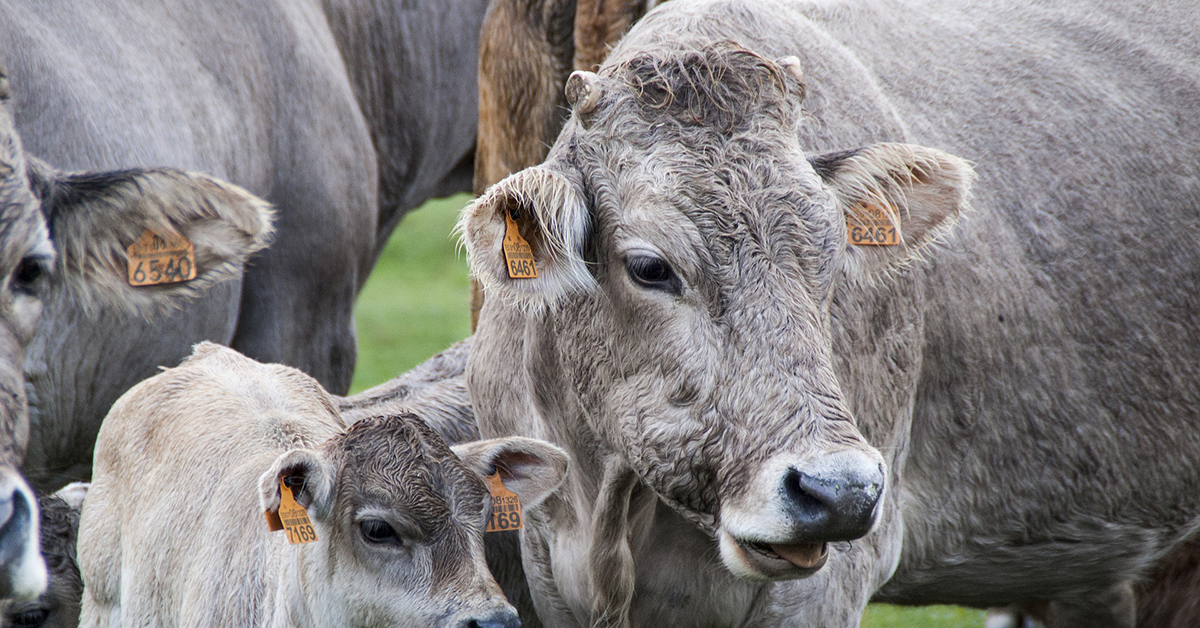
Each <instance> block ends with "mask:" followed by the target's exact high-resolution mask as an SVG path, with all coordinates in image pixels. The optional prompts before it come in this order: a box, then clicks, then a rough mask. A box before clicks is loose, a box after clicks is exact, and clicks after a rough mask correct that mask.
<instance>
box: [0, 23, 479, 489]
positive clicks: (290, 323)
mask: <svg viewBox="0 0 1200 628" xmlns="http://www.w3.org/2000/svg"><path fill="white" fill-rule="evenodd" d="M484 10H485V2H484V0H454V1H453V2H447V1H445V0H437V1H432V0H404V1H401V0H395V1H391V0H328V1H319V0H271V1H268V2H244V1H243V0H217V1H215V2H200V3H185V4H179V3H153V2H152V3H145V2H138V1H135V0H119V1H117V2H109V3H104V4H96V3H94V2H89V1H87V0H69V1H64V2H50V3H47V2H42V1H41V0H17V1H15V2H7V3H4V4H3V5H2V6H0V61H3V62H4V63H6V64H7V66H8V69H9V72H10V76H11V79H12V82H13V86H14V89H13V93H14V94H15V95H14V104H13V116H14V118H15V120H16V129H17V130H18V131H19V132H20V133H21V134H22V135H23V137H24V138H25V140H26V148H27V149H28V151H29V152H30V153H31V154H33V155H36V156H38V157H40V158H42V159H45V160H46V161H47V162H49V163H50V164H52V165H53V166H55V167H56V168H60V169H63V170H67V171H95V170H101V171H109V170H115V169H125V168H140V167H145V166H149V165H153V166H163V167H171V168H176V169H180V170H184V171H196V172H207V173H211V174H212V175H214V176H216V177H219V178H221V179H224V180H227V181H231V182H233V183H235V184H237V185H239V186H241V187H243V188H245V189H247V190H250V191H251V192H253V193H255V194H257V195H259V196H261V197H263V198H266V199H267V200H268V201H270V202H271V203H272V204H273V205H275V206H276V207H277V208H278V222H277V234H276V238H275V245H274V246H272V247H271V248H270V249H268V250H266V251H264V252H262V253H261V254H259V255H258V256H256V258H255V261H254V263H253V265H252V266H251V267H250V268H249V271H248V273H247V274H246V275H245V276H244V277H241V281H232V282H227V283H223V284H220V285H217V286H215V287H213V288H211V289H209V290H208V291H207V292H206V293H205V298H203V299H198V300H195V301H193V302H191V303H190V304H189V305H188V306H187V307H185V308H182V309H178V310H175V311H172V312H168V313H166V314H164V315H159V316H156V317H154V318H153V320H142V319H141V317H137V316H129V315H127V314H125V313H124V312H121V311H114V310H112V309H111V308H107V307H101V308H99V309H98V311H91V312H85V311H84V310H83V309H81V307H80V304H79V303H77V302H76V298H75V297H71V298H69V299H64V300H63V302H61V303H54V304H53V307H49V308H47V313H46V316H44V317H43V318H42V320H41V322H40V324H39V329H38V332H37V337H36V339H35V341H34V342H33V343H32V344H31V345H29V347H28V349H27V355H26V357H25V371H26V373H27V375H28V381H29V408H30V413H31V416H32V438H31V442H32V446H31V448H30V449H29V452H28V455H27V458H26V469H27V472H28V473H29V474H30V477H31V478H32V479H33V481H34V482H35V484H37V485H38V486H39V487H42V488H46V487H53V486H59V485H61V484H62V483H63V482H65V481H67V480H70V479H83V478H86V477H87V475H88V472H89V468H90V464H91V457H90V456H91V450H92V446H93V444H94V442H95V440H94V439H95V433H96V430H97V429H98V427H99V422H100V419H101V418H102V417H103V416H104V414H105V412H106V411H107V410H108V408H109V407H110V406H111V404H112V403H113V401H114V400H115V399H116V398H117V397H118V396H119V395H120V394H121V393H122V392H124V391H125V390H126V389H128V388H129V387H130V386H132V385H133V384H135V383H137V382H138V381H140V380H142V379H144V378H146V377H148V376H150V375H152V374H154V373H155V372H156V370H157V369H158V368H159V367H160V366H171V365H175V364H178V363H179V361H180V360H181V359H182V358H183V357H185V356H186V355H187V353H188V351H189V347H191V345H192V344H194V343H196V342H199V341H201V340H211V341H216V342H220V343H223V344H230V345H233V346H235V347H237V348H238V349H239V350H241V351H243V352H245V353H247V354H249V355H252V356H254V357H256V358H259V359H262V360H264V361H270V362H283V363H287V364H291V365H293V366H296V367H298V368H301V369H302V370H304V371H305V372H308V373H311V374H313V375H314V376H315V377H317V379H318V380H319V381H321V382H322V383H323V384H324V385H326V386H327V387H328V388H329V389H330V390H332V391H334V392H337V393H343V392H345V390H346V388H347V387H348V386H349V382H350V377H351V374H352V372H353V369H354V362H355V355H356V351H357V348H356V339H355V335H354V325H353V313H352V308H353V304H354V301H355V297H356V296H357V294H358V290H359V289H360V288H361V287H362V285H363V283H364V282H365V281H366V278H367V275H368V274H369V273H370V270H371V268H372V266H373V265H374V262H375V258H376V255H377V253H378V251H379V250H380V248H381V247H382V246H383V243H384V242H385V241H386V240H387V237H388V235H389V234H390V233H391V232H392V230H393V229H394V228H395V226H396V225H397V224H398V222H399V221H400V219H401V218H402V217H403V215H404V214H405V213H406V212H408V211H409V210H411V209H413V208H415V207H417V206H418V205H420V204H421V203H422V202H423V201H424V200H426V199H428V198H430V197H433V196H441V195H446V194H450V193H452V192H456V191H460V190H468V189H470V185H471V159H472V147H473V144H474V141H475V116H476V102H477V94H476V84H475V83H476V81H475V76H476V66H477V57H478V32H479V28H480V24H481V22H482V19H483V14H484Z"/></svg>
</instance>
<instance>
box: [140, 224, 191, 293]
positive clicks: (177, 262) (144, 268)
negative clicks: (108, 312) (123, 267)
mask: <svg viewBox="0 0 1200 628" xmlns="http://www.w3.org/2000/svg"><path fill="white" fill-rule="evenodd" d="M125 255H126V257H127V258H128V259H129V285H131V286H157V285H159V284H164V283H180V282H183V281H191V280H192V279H195V278H196V247H195V246H193V245H192V242H191V241H190V240H188V239H187V238H185V237H183V236H181V235H178V236H161V235H158V234H157V233H154V232H153V231H150V230H149V229H147V230H146V231H145V232H143V233H142V237H140V238H138V239H137V242H134V243H133V244H130V245H129V246H128V247H126V248H125Z"/></svg>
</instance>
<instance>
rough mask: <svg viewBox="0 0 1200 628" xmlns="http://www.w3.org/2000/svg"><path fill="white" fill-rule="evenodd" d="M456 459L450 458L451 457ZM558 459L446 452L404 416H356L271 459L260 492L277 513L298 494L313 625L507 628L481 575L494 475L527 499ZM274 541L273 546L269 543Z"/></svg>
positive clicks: (508, 444)
mask: <svg viewBox="0 0 1200 628" xmlns="http://www.w3.org/2000/svg"><path fill="white" fill-rule="evenodd" d="M455 452H457V454H458V455H455ZM566 464H567V461H566V455H565V454H564V453H563V452H562V451H561V450H559V449H558V448H557V447H554V446H553V445H549V444H547V443H542V442H540V441H534V440H529V439H520V438H514V439H503V440H499V441H484V442H476V443H470V444H468V445H463V446H460V447H456V448H455V450H454V451H452V450H451V449H450V448H449V447H448V446H447V445H446V443H445V441H444V440H442V438H441V437H440V436H438V435H437V434H436V433H434V432H433V431H432V430H430V429H429V427H428V426H426V425H425V424H424V423H423V422H421V421H420V420H419V419H417V418H416V417H415V416H414V415H401V416H393V417H377V418H370V419H365V420H362V421H359V422H357V423H355V424H354V425H353V426H352V427H350V428H349V429H348V430H347V431H346V432H345V433H344V434H343V435H340V436H338V437H335V438H333V439H330V440H329V441H328V442H326V443H325V444H324V445H323V446H322V448H321V449H320V450H311V449H296V450H292V451H289V452H286V453H284V454H282V455H281V456H280V457H279V458H278V459H277V460H276V461H275V464H274V465H273V466H272V468H271V469H270V470H269V471H267V472H266V473H265V474H263V476H262V478H261V480H260V482H259V486H260V490H261V499H262V505H263V508H264V510H266V511H277V510H278V509H279V505H280V480H281V479H283V480H284V483H285V485H290V486H294V487H297V488H295V489H293V490H294V494H295V496H296V500H297V502H298V503H300V505H302V506H304V507H305V509H306V510H307V511H308V513H309V516H310V517H311V518H312V520H313V523H314V526H315V528H316V531H317V537H318V541H317V542H316V543H314V544H313V546H312V548H311V549H308V548H307V547H306V546H300V548H301V549H300V550H299V551H300V552H302V554H301V555H300V558H299V559H300V561H301V562H302V563H303V567H302V569H304V571H305V573H304V575H303V577H302V578H301V580H302V582H303V584H302V585H301V586H304V587H307V588H308V590H306V591H305V592H304V598H305V599H307V600H319V602H318V604H319V605H321V608H314V609H313V611H314V612H315V613H317V617H321V618H322V619H323V621H321V622H319V623H321V624H323V625H329V626H337V625H354V626H439V627H448V628H501V627H503V628H509V627H513V626H518V625H519V622H518V621H517V618H516V613H515V611H513V609H512V607H511V606H509V605H508V604H507V602H505V600H504V596H503V593H501V592H500V588H499V586H498V585H497V584H496V582H495V581H494V580H493V579H492V577H491V573H490V572H489V571H488V568H487V564H486V562H485V560H484V554H483V532H484V527H485V525H486V523H487V520H488V517H489V514H490V509H491V499H490V497H489V492H488V489H487V487H486V486H485V485H484V481H483V476H484V475H491V474H492V473H499V474H500V477H501V479H502V481H503V482H504V484H505V486H507V488H508V489H509V490H511V491H513V492H515V493H516V494H517V495H518V496H519V497H520V498H521V500H522V501H523V502H524V503H526V504H536V503H537V502H538V501H540V500H541V499H542V498H543V497H544V496H545V495H546V494H547V493H548V492H550V491H551V490H553V489H554V488H555V487H557V486H558V484H559V483H560V482H561V481H562V477H563V474H564V473H565V472H566ZM279 542H283V540H282V539H280V541H279Z"/></svg>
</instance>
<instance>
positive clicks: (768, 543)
mask: <svg viewBox="0 0 1200 628" xmlns="http://www.w3.org/2000/svg"><path fill="white" fill-rule="evenodd" d="M789 458H792V457H790V456H776V457H775V458H772V459H771V460H769V461H768V462H767V463H766V464H765V465H764V468H763V469H762V471H761V472H760V473H758V475H757V479H756V480H755V481H754V482H753V484H752V486H750V487H748V490H744V491H741V492H740V494H738V495H735V496H733V497H732V498H730V499H726V500H723V504H722V507H721V515H720V517H721V525H720V529H719V532H718V542H719V544H720V550H721V560H722V561H723V562H724V563H725V566H726V567H727V568H729V570H730V571H732V572H733V573H734V574H735V575H738V576H741V577H745V578H750V579H754V580H783V579H791V578H803V577H805V576H809V575H812V574H813V573H816V572H817V571H818V570H820V569H821V567H823V566H824V565H825V562H826V560H827V559H828V557H829V543H833V542H837V541H852V540H854V539H858V538H861V537H863V536H864V535H866V534H867V533H868V532H870V531H871V529H872V528H873V527H874V525H875V523H876V520H877V519H878V511H879V504H880V503H881V501H882V498H883V494H884V485H885V472H884V466H883V460H882V458H881V457H880V456H879V454H878V453H877V452H875V451H874V450H867V451H863V450H858V449H845V450H841V451H837V452H834V453H828V454H822V455H819V456H816V457H812V458H809V459H808V460H805V461H802V462H800V461H796V460H794V459H789Z"/></svg>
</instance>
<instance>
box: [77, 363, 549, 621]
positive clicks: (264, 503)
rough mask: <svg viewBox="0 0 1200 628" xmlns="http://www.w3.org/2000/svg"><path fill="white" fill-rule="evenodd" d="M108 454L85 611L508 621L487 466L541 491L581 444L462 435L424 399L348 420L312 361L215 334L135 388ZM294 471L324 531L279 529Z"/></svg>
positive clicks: (108, 432) (89, 546)
mask: <svg viewBox="0 0 1200 628" xmlns="http://www.w3.org/2000/svg"><path fill="white" fill-rule="evenodd" d="M455 454H457V457H456V455H455ZM94 469H95V471H94V476H93V483H92V489H91V492H90V493H89V494H88V500H87V504H86V506H85V508H84V512H83V516H82V519H81V522H80V533H79V541H80V542H79V549H80V551H79V562H80V570H81V572H82V574H83V579H84V582H85V588H84V596H83V611H82V621H81V625H82V626H121V625H178V626H248V627H255V626H273V625H289V626H331V627H332V626H351V625H353V626H365V627H375V626H439V627H447V628H451V627H452V628H508V627H512V626H517V625H519V624H518V622H517V619H516V615H515V613H514V612H513V610H512V607H511V606H509V605H508V604H507V603H506V602H505V601H504V599H503V596H502V595H501V594H500V590H499V588H498V587H497V586H496V583H495V581H494V580H493V579H492V577H491V575H490V574H489V573H488V570H487V566H486V564H485V562H484V555H483V530H484V526H485V523H486V521H487V517H488V512H489V509H490V503H491V502H490V500H489V499H488V490H487V488H486V487H485V484H484V482H483V479H482V477H483V476H485V475H490V474H491V473H494V472H496V473H499V476H500V478H501V479H502V480H503V482H504V484H505V486H507V487H508V488H509V489H511V490H512V491H513V492H515V493H516V494H517V495H518V496H519V497H520V498H521V500H522V501H523V502H524V503H525V504H527V505H528V504H532V503H537V502H538V501H540V500H541V499H542V498H543V497H544V496H545V495H546V494H547V493H548V492H550V491H551V490H553V489H554V488H556V487H557V486H558V484H559V483H560V482H561V480H562V477H563V474H564V473H565V470H566V457H565V455H564V454H563V453H562V452H561V450H558V449H557V448H555V447H553V446H551V445H547V444H544V443H541V442H539V441H532V440H528V439H519V438H517V439H504V440H498V441H482V442H476V443H470V444H468V445H463V446H460V447H456V448H455V450H454V451H453V452H452V451H451V449H450V448H449V447H447V446H446V444H445V442H444V441H443V440H442V439H441V438H440V437H439V436H437V435H436V434H435V433H434V432H433V431H432V430H430V429H429V428H428V427H427V426H425V425H424V424H423V423H422V422H420V421H419V420H417V419H416V418H415V417H413V416H412V415H402V416H392V417H376V418H367V419H363V420H360V421H357V422H355V423H354V424H353V425H350V426H349V427H347V426H346V425H345V424H344V423H343V421H342V418H341V417H340V416H339V414H338V412H337V410H336V407H335V405H334V400H333V399H332V398H331V397H330V396H329V395H328V394H327V393H326V392H325V391H324V390H323V389H322V388H321V387H320V386H319V385H318V384H317V382H316V381H315V380H313V379H312V378H310V377H308V376H306V375H304V374H302V373H300V372H299V371H297V370H295V369H292V368H288V367H284V366H279V365H265V364H260V363H257V362H254V361H253V360H250V359H249V358H246V357H244V356H241V355H240V354H238V353H236V352H234V351H232V350H229V349H225V348H222V347H219V346H216V345H212V344H207V343H204V344H201V345H198V346H197V348H196V350H195V352H194V353H193V355H192V357H190V358H188V359H187V360H186V361H185V362H184V363H183V364H181V365H180V366H179V367H177V368H174V369H168V370H166V371H164V372H163V373H161V374H159V375H158V376H155V377H153V378H151V379H149V380H146V381H145V382H143V383H141V384H139V385H138V386H136V387H134V388H133V389H132V390H130V391H129V392H128V393H126V394H125V395H124V396H123V397H122V398H121V399H120V400H118V401H117V403H116V404H115V405H114V406H113V409H112V411H111V412H110V413H109V415H108V417H107V418H106V419H105V421H104V426H103V428H102V429H101V432H100V436H99V440H98V443H97V449H96V459H95V467H94ZM281 485H282V486H285V487H286V488H285V489H284V490H288V491H289V492H291V493H292V494H293V495H294V499H295V501H296V502H298V503H299V505H300V506H302V507H303V508H304V509H305V511H306V512H307V515H308V517H309V518H311V521H312V528H313V530H314V531H315V533H316V537H317V540H316V541H315V542H312V543H307V544H299V545H289V544H288V539H287V536H286V535H285V534H283V533H279V534H272V533H271V532H269V531H268V528H267V521H266V519H264V517H263V514H262V513H263V512H264V511H267V512H275V511H279V510H280V508H281ZM255 486H257V487H258V491H257V495H256V492H255V490H254V487H255ZM285 501H289V500H287V499H285Z"/></svg>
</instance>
